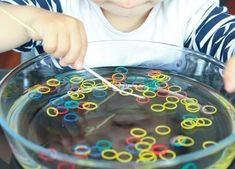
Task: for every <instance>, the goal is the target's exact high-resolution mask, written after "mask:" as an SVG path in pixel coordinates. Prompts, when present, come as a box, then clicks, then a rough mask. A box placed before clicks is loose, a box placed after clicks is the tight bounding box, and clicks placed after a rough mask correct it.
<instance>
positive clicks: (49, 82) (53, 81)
mask: <svg viewBox="0 0 235 169" xmlns="http://www.w3.org/2000/svg"><path fill="white" fill-rule="evenodd" d="M46 84H47V85H48V86H53V87H56V86H59V85H60V81H59V80H58V79H48V80H47V82H46Z"/></svg>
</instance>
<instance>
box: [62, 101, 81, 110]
mask: <svg viewBox="0 0 235 169" xmlns="http://www.w3.org/2000/svg"><path fill="white" fill-rule="evenodd" d="M64 106H65V107H67V108H68V109H76V108H78V106H79V103H78V101H74V100H67V101H65V103H64Z"/></svg>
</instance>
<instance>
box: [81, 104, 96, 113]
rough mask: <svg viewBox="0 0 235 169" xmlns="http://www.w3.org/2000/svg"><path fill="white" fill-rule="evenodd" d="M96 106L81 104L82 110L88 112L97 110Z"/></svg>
mask: <svg viewBox="0 0 235 169" xmlns="http://www.w3.org/2000/svg"><path fill="white" fill-rule="evenodd" d="M97 107H98V105H97V104H96V103H94V102H85V103H83V104H82V108H83V109H85V110H88V111H91V110H95V109H97Z"/></svg>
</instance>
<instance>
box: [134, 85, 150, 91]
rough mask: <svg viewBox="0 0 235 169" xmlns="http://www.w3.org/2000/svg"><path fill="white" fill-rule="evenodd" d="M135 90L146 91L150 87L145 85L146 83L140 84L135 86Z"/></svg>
mask: <svg viewBox="0 0 235 169" xmlns="http://www.w3.org/2000/svg"><path fill="white" fill-rule="evenodd" d="M135 90H136V91H138V92H145V91H148V90H149V87H148V86H145V85H144V84H139V85H136V86H135Z"/></svg>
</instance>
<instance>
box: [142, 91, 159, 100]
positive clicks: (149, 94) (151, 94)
mask: <svg viewBox="0 0 235 169" xmlns="http://www.w3.org/2000/svg"><path fill="white" fill-rule="evenodd" d="M156 95H157V94H156V92H153V91H151V90H149V91H145V92H143V96H144V97H146V98H154V97H156Z"/></svg>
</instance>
